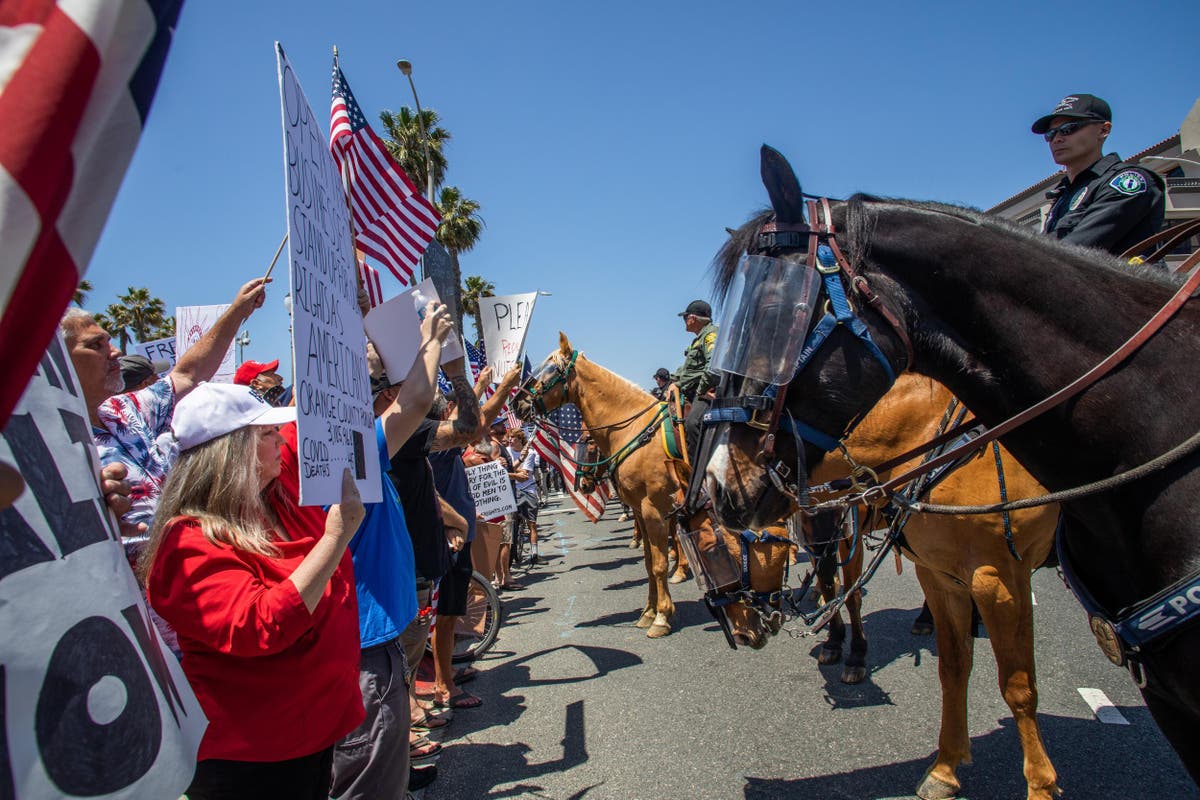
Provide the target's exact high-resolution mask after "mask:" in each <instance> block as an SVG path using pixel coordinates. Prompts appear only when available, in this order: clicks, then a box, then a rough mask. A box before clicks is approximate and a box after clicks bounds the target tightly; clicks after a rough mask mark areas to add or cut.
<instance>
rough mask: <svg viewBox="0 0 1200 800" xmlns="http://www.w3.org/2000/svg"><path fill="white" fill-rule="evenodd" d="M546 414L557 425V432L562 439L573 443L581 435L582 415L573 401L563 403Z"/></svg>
mask: <svg viewBox="0 0 1200 800" xmlns="http://www.w3.org/2000/svg"><path fill="white" fill-rule="evenodd" d="M547 416H548V417H549V418H550V421H551V422H552V423H554V424H555V425H556V426H558V434H559V435H560V436H562V438H563V441H566V442H569V443H570V444H575V442H577V441H579V437H580V436H582V435H583V415H581V414H580V413H579V407H578V406H576V405H575V404H574V403H564V404H563V405H561V406H559V407H558V408H556V409H554V410H553V411H551V412H550V413H549V414H548V415H547Z"/></svg>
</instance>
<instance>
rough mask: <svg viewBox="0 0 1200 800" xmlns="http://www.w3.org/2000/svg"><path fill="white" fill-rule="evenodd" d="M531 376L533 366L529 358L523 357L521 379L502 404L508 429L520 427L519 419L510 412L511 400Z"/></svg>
mask: <svg viewBox="0 0 1200 800" xmlns="http://www.w3.org/2000/svg"><path fill="white" fill-rule="evenodd" d="M532 374H533V365H532V364H530V363H529V356H525V363H524V364H522V365H521V378H520V380H518V381H517V385H516V386H514V387H513V388H512V389H511V390H509V392H508V402H507V403H505V404H504V414H505V418H506V419H507V420H508V429H509V430H512V429H513V428H520V427H521V418H520V417H518V416H517V415H516V414H515V413H513V410H512V401H513V398H514V397H516V396H517V392H519V391H521V387H522V386H524V385H525V381H527V380H529V376H530V375H532Z"/></svg>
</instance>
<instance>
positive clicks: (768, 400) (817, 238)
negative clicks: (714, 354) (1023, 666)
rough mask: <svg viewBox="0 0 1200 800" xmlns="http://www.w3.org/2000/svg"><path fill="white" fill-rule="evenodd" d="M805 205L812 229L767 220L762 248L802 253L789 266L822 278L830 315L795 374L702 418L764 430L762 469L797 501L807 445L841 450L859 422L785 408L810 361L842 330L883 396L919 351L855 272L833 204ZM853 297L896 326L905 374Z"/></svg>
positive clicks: (815, 201)
mask: <svg viewBox="0 0 1200 800" xmlns="http://www.w3.org/2000/svg"><path fill="white" fill-rule="evenodd" d="M806 202H807V206H808V218H809V219H810V220H812V222H813V225H812V226H810V225H808V224H807V223H805V222H803V221H801V222H795V223H786V222H779V221H778V220H774V219H773V220H770V221H768V222H765V223H763V224H762V226H760V228H759V231H758V235H757V237H756V250H757V251H758V252H759V253H768V254H769V253H778V252H779V251H780V250H782V249H784V248H798V247H802V248H804V249H805V252H806V256H805V260H804V261H803V262H789V263H792V264H793V265H794V267H795V268H796V269H807V270H815V271H816V272H817V273H818V275H819V276H820V281H821V294H822V295H824V297H825V307H824V310H825V313H824V315H823V316H822V317H821V319H820V320H819V321H818V322H817V323H816V325H814V326H813V327H812V328H811V329H810V330H809V332H808V334H807V337H806V338H805V341H804V345H803V347H802V348H801V350H800V353H799V356H798V357H797V359H796V361H795V364H794V365H793V366H792V369H791V372H790V375H785V376H784V379H783V380H781V381H778V382H774V383H769V384H767V385H766V387H765V388H764V389H763V390H762V392H761V393H760V394H752V395H742V396H739V397H734V398H717V399H716V400H714V401H713V406H712V408H711V409H710V410H709V411H708V412H706V413H705V414H704V423H703V424H704V426H705V427H706V428H707V427H712V426H715V425H718V424H720V423H722V422H735V423H743V424H746V425H749V426H750V427H751V428H754V429H756V430H759V431H762V436H761V438H760V444H759V451H758V455H757V458H756V460H757V462H758V463H759V464H761V465H763V468H764V469H765V470H766V472H767V475H768V476H769V477H770V479H771V482H772V483H773V484H774V485H775V488H776V489H778V490H779V491H780V492H781V493H783V494H785V495H788V496H790V497H792V498H794V499H799V496H800V494H801V493H802V492H803V488H802V485H803V483H802V482H803V480H804V475H805V472H806V470H805V465H804V461H803V459H804V444H805V443H807V444H811V445H813V446H814V447H817V448H818V449H820V450H821V451H822V452H824V453H828V452H831V451H833V450H837V449H839V448H842V444H841V442H842V440H843V439H845V438H846V436H848V435H849V432H850V430H852V429H853V426H854V424H855V423H856V422H857V420H852V421H851V423H850V424H849V425H848V427H847V429H846V430H843V431H841V432H840V433H839V434H838V435H834V434H831V433H829V432H827V431H823V430H820V429H819V428H817V427H816V426H814V425H812V424H809V423H807V422H805V421H804V420H799V419H796V418H795V417H793V416H792V414H791V412H790V411H788V409H787V408H786V404H787V393H788V385H789V384H790V383H791V382H792V381H793V380H795V378H796V376H797V375H799V374H800V373H801V372H802V371H803V370H804V369H805V368H806V367H807V366H808V365H809V364H810V363H811V362H812V359H813V357H814V356H815V355H816V354H817V353H818V352H820V350H821V348H822V347H823V346H824V345H825V343H826V342H828V341H829V340H830V337H831V334H833V332H834V331H835V330H837V329H838V328H839V327H842V328H845V329H846V330H847V331H849V332H850V333H851V334H852V335H853V336H854V338H855V340H856V341H858V343H859V344H860V346H862V347H863V348H865V349H866V351H867V352H868V353H869V354H870V355H871V357H872V358H874V359H875V360H876V361H877V362H878V363H879V365H880V366H881V367H882V368H883V371H884V374H885V375H886V376H887V379H888V383H887V387H885V389H884V391H886V390H887V389H888V388H890V387H891V385H892V384H893V383H895V381H896V375H897V372H898V371H899V372H903V371H904V370H905V369H909V368H911V367H912V364H913V347H912V341H911V339H910V338H909V336H908V332H907V331H906V330H905V328H904V326H903V325H902V324H901V323H900V320H899V318H898V317H897V316H896V314H895V313H894V312H893V311H892V310H891V309H889V308H888V307H887V306H886V305H885V304H884V303H883V301H882V300H881V299H880V298H879V296H878V295H877V294H875V292H874V291H873V290H872V289H871V285H870V283H869V281H868V280H867V278H866V276H865V275H863V274H861V273H860V272H859V271H858V270H856V269H855V268H854V266H853V265H852V264H851V263H850V261H849V260H848V259H847V258H846V256H845V255H844V253H843V251H842V248H841V247H840V246H839V244H838V240H837V229H836V227H835V226H834V223H833V215H832V213H831V211H830V206H829V199H828V198H826V197H820V198H808V199H807V201H806ZM844 282H846V283H848V284H849V286H850V287H851V289H852V291H851V292H849V293H848V292H847V291H846V285H845V283H844ZM852 296H857V297H859V298H861V299H862V300H864V301H865V302H866V303H867V305H869V306H870V308H871V309H872V310H873V311H875V312H876V313H877V314H879V315H880V316H881V317H882V318H883V319H884V320H885V321H886V322H887V323H888V324H889V325H890V326H891V328H892V329H893V330H894V331H895V333H896V336H897V337H898V338H899V339H900V341H901V342H902V343H903V344H904V348H905V353H906V359H907V360H906V361H905V363H904V364H903V365H901V366H900V369H899V370H897V369H896V368H895V367H893V365H892V363H891V361H890V360H889V359H888V357H887V355H886V354H884V352H883V351H882V350H881V349H880V348H879V345H877V344H876V343H875V340H874V338H873V337H872V336H871V332H870V329H869V328H868V327H867V325H866V323H865V322H863V320H862V318H861V316H860V315H859V313H858V311H856V309H855V307H854V304H853V303H852V302H851V300H850V298H851V297H852ZM805 312H807V309H797V310H796V312H795V313H796V314H797V315H799V314H801V313H805ZM780 428H783V429H784V430H786V431H787V432H788V433H790V434H791V435H792V437H793V438H794V439H795V441H796V467H795V471H793V470H792V467H791V465H789V464H785V463H784V462H783V461H782V460H779V459H777V458H776V457H775V440H776V436H777V434H778V432H779V430H780ZM842 449H844V448H842Z"/></svg>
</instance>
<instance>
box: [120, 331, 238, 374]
mask: <svg viewBox="0 0 1200 800" xmlns="http://www.w3.org/2000/svg"><path fill="white" fill-rule="evenodd" d="M230 349H231V350H232V348H230ZM134 350H135V351H137V353H138V355H143V356H145V357H146V358H148V359H150V360H151V361H166V362H167V363H168V364H170V365H171V366H172V367H173V366H175V339H174V338H171V339H155V340H154V341H152V342H140V343H139V344H136V345H134ZM222 366H224V365H222ZM167 371H170V367H168V368H167ZM160 374H162V375H165V374H166V373H165V372H163V373H160Z"/></svg>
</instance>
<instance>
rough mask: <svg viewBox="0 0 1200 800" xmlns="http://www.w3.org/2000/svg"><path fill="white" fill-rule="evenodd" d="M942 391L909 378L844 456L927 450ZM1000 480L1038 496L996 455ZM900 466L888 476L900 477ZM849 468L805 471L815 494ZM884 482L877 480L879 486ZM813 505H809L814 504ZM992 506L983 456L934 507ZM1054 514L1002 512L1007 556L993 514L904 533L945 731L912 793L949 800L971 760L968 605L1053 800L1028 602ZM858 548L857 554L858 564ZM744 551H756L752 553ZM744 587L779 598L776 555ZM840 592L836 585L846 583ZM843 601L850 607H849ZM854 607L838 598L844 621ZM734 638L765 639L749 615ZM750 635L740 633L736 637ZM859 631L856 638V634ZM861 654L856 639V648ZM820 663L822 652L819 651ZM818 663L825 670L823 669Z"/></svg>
mask: <svg viewBox="0 0 1200 800" xmlns="http://www.w3.org/2000/svg"><path fill="white" fill-rule="evenodd" d="M949 400H950V392H949V390H947V389H946V388H945V387H943V386H942V385H941V384H938V383H935V382H934V381H932V380H930V379H929V378H926V377H923V376H918V375H913V374H906V375H902V376H901V377H900V378H899V379H898V380H897V381H896V385H895V386H894V387H893V388H892V390H891V391H889V392H888V393H887V394H886V395H884V397H883V399H882V400H880V401H879V404H878V405H876V406H875V408H874V409H873V410H872V411H871V413H870V414H868V415H867V417H866V418H865V419H864V420H863V421H862V423H861V424H860V425H859V426H858V427H857V428H855V430H854V433H853V434H852V435H851V436H850V437H849V438H848V439H847V440H846V447H847V449H848V450H849V452H850V454H851V455H852V457H853V458H854V460H855V461H857V462H859V463H861V464H879V463H883V462H885V461H887V460H888V459H889V458H891V457H892V456H894V455H898V454H900V453H904V452H906V451H908V450H909V449H911V448H912V447H914V446H916V445H918V444H920V443H922V442H925V441H928V440H929V439H932V438H933V437H934V436H935V435H936V434H937V428H938V421H939V419H940V417H941V416H942V413H943V411H944V409H945V408H946V406H947V403H948V402H949ZM1001 453H1002V458H1003V464H1004V479H1005V482H1006V485H1007V488H1008V492H1009V494H1010V496H1011V497H1014V498H1020V497H1030V496H1035V495H1040V494H1043V493H1044V491H1045V490H1044V489H1043V488H1042V487H1041V486H1040V485H1039V484H1038V483H1037V481H1035V480H1034V479H1033V477H1032V476H1031V475H1030V474H1029V473H1028V472H1027V471H1026V470H1025V469H1024V468H1023V467H1021V466H1020V465H1019V464H1018V463H1017V462H1016V460H1015V459H1013V458H1012V457H1011V456H1010V455H1008V453H1007V451H1004V450H1003V448H1001ZM909 466H911V464H904V465H900V466H899V467H897V468H896V470H895V471H897V474H898V471H899V470H903V469H907V468H908V467H909ZM849 472H850V470H849V467H848V465H847V464H846V462H844V461H843V460H841V459H838V458H836V457H831V458H827V459H824V460H823V461H822V462H821V463H820V464H819V465H818V466H817V467H816V468H815V469H814V471H813V475H812V478H811V480H812V483H813V484H814V485H816V484H820V483H823V482H827V481H831V480H834V479H837V478H844V477H846V476H847V475H849ZM890 474H891V473H890V472H889V473H883V474H880V476H879V477H880V479H886V478H887V477H888V476H889V475H890ZM819 499H820V497H819V496H815V495H814V497H813V500H814V501H816V500H819ZM998 499H999V488H998V482H997V474H996V467H995V462H994V460H993V458H992V457H991V455H990V454H987V455H985V456H983V457H979V458H976V459H974V460H972V461H970V462H969V463H967V464H966V465H965V466H963V467H961V468H960V469H958V470H957V471H955V472H952V473H951V474H950V475H949V476H948V477H947V478H946V479H945V480H944V481H943V482H942V483H940V484H938V485H937V486H936V487H935V488H934V490H933V492H932V496H931V500H932V502H936V503H947V504H951V505H962V504H968V503H977V502H991V501H995V500H998ZM1057 516H1058V508H1057V506H1042V507H1039V508H1032V509H1026V510H1023V511H1014V512H1012V513H1011V521H1012V532H1013V545H1014V549H1015V550H1016V552H1017V554H1018V555H1019V556H1020V560H1017V559H1016V558H1014V557H1013V556H1012V554H1011V553H1010V552H1009V550H1008V545H1007V543H1006V541H1005V534H1004V524H1003V520H1002V518H1001V516H1000V515H999V514H992V515H981V516H942V515H934V514H928V515H914V516H913V517H912V518H911V519H910V520H909V522H908V524H907V526H906V527H905V528H904V538H905V540H906V542H907V547H906V548H905V549H904V554H905V555H906V556H908V557H909V558H910V559H911V560H912V561H913V562H915V564H916V572H917V579H918V580H919V581H920V583H921V588H922V589H923V590H924V592H925V597H926V599H927V601H928V603H929V609H930V611H931V612H932V613H933V619H934V629H935V631H936V634H937V644H938V677H939V679H940V681H941V686H942V722H941V733H940V734H939V737H938V754H937V758H936V760H935V761H934V763H933V765H932V766H931V767H930V768H929V770H928V772H927V773H926V776H925V779H924V780H923V781H922V782H921V785H920V786H919V787H918V790H917V794H918V795H919V796H921V797H923V798H927V800H929V799H931V798H946V797H953V796H954V795H955V794H956V793H957V791H958V789H959V787H960V785H961V784H960V783H959V780H958V778H957V777H956V775H955V771H956V769H957V767H958V765H959V764H960V763H963V762H969V761H970V755H971V754H970V748H971V742H970V738H969V736H968V730H967V680H968V678H969V677H970V673H971V665H972V656H973V647H974V637H973V635H972V625H971V602H972V600H973V601H974V602H975V604H976V605H977V606H978V607H979V613H980V615H981V616H982V618H983V622H984V624H985V625H986V626H987V631H988V636H989V638H990V639H991V642H992V651H993V653H994V655H995V657H996V667H997V671H998V673H999V678H1000V692H1001V694H1002V695H1003V697H1004V701H1005V703H1007V704H1008V707H1009V708H1010V709H1011V710H1012V714H1013V719H1014V720H1015V721H1016V724H1017V732H1018V735H1019V736H1020V738H1021V748H1022V751H1023V752H1024V774H1025V779H1026V781H1027V784H1028V797H1029V798H1037V799H1038V800H1048V798H1050V797H1052V796H1054V795H1055V794H1056V793H1057V792H1058V787H1057V783H1056V780H1057V778H1056V774H1055V771H1054V766H1053V765H1052V764H1051V763H1050V758H1049V757H1048V756H1047V755H1046V750H1045V747H1044V746H1043V744H1042V739H1041V733H1040V732H1039V729H1038V723H1037V716H1036V712H1037V683H1036V680H1035V676H1034V675H1035V674H1034V659H1033V597H1032V591H1031V588H1030V577H1031V574H1032V571H1033V569H1034V568H1035V567H1037V566H1038V565H1040V564H1042V563H1043V562H1044V561H1045V560H1046V557H1047V556H1048V555H1049V553H1050V548H1051V547H1052V546H1053V541H1054V528H1055V523H1056V520H1057ZM861 551H862V548H861V547H860V548H859V552H860V553H861ZM752 552H753V551H752ZM750 563H751V582H752V583H755V584H756V588H757V589H758V590H759V591H768V592H769V591H773V590H774V589H777V588H779V585H780V584H779V582H780V581H782V577H783V566H782V565H783V555H782V554H781V552H780V551H779V549H775V550H773V551H770V552H768V551H766V550H765V548H764V549H763V550H762V551H761V552H760V553H758V555H757V557H756V558H754V559H752V560H751V562H750ZM844 585H845V584H844ZM852 600H853V601H855V602H854V605H852ZM856 601H857V598H847V607H848V608H849V609H850V611H851V614H852V618H853V614H854V612H855V611H856V608H855V605H857V603H856ZM730 617H731V622H733V624H734V627H735V632H740V633H741V634H742V635H744V636H747V637H750V638H754V637H757V636H762V635H763V633H764V632H763V630H762V627H761V625H760V624H759V620H758V617H757V615H754V614H743V615H741V616H738V617H736V618H735V617H734V615H733V614H730ZM746 627H748V628H749V630H745V628H746ZM857 633H858V632H856V634H857ZM862 646H863V649H864V650H865V646H866V642H865V639H864V640H863V642H862ZM822 653H824V650H823V651H822ZM823 663H824V662H823Z"/></svg>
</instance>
